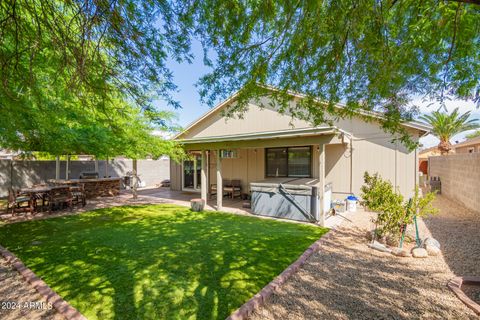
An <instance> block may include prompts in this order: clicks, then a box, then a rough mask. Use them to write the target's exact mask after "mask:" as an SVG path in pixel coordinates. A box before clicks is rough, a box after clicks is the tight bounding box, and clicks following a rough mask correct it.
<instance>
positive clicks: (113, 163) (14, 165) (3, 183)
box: [0, 159, 170, 197]
mask: <svg viewBox="0 0 480 320" xmlns="http://www.w3.org/2000/svg"><path fill="white" fill-rule="evenodd" d="M105 164H106V161H102V160H99V161H98V171H99V177H104V176H105V171H106V167H105ZM132 164H133V163H132V160H130V159H127V160H110V161H108V175H109V176H110V177H123V176H125V175H126V173H127V172H128V171H131V170H132ZM65 168H66V161H61V162H60V179H65V175H66V172H65ZM137 168H138V174H139V177H140V181H143V182H145V184H146V186H147V187H153V186H155V185H157V184H159V183H160V182H161V181H162V180H165V179H170V160H169V159H159V160H138V161H137ZM93 171H95V161H77V160H71V161H70V164H69V178H70V179H78V178H79V177H80V174H81V173H82V172H93ZM49 179H55V161H20V160H0V197H6V196H7V195H8V189H9V188H15V189H18V188H26V187H30V186H32V185H34V184H39V183H44V182H46V181H47V180H49Z"/></svg>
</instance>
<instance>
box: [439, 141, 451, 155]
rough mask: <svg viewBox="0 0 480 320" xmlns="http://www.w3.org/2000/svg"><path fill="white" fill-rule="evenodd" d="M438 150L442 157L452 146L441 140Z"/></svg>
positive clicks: (448, 142)
mask: <svg viewBox="0 0 480 320" xmlns="http://www.w3.org/2000/svg"><path fill="white" fill-rule="evenodd" d="M438 150H440V153H441V154H442V155H444V154H448V153H449V152H450V151H451V150H452V144H451V143H450V141H448V140H447V141H444V140H442V141H440V143H439V144H438Z"/></svg>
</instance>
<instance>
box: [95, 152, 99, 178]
mask: <svg viewBox="0 0 480 320" xmlns="http://www.w3.org/2000/svg"><path fill="white" fill-rule="evenodd" d="M95 172H96V173H98V157H97V156H95ZM99 178H100V175H99Z"/></svg>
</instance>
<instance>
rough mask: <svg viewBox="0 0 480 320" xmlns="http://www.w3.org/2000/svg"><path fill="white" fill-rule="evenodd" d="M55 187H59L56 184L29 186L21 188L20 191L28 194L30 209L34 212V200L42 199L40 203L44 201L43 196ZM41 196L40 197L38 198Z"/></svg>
mask: <svg viewBox="0 0 480 320" xmlns="http://www.w3.org/2000/svg"><path fill="white" fill-rule="evenodd" d="M55 188H61V187H58V186H36V187H31V188H25V189H21V190H20V191H21V193H23V194H26V195H28V197H29V198H30V210H31V212H34V210H35V209H36V208H35V200H38V199H42V203H45V197H47V196H48V195H49V194H50V192H51V191H52V190H53V189H55ZM40 197H41V198H40Z"/></svg>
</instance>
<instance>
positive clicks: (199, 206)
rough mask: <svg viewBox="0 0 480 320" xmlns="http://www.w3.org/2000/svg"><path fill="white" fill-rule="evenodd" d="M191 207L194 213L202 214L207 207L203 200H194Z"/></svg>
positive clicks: (191, 201)
mask: <svg viewBox="0 0 480 320" xmlns="http://www.w3.org/2000/svg"><path fill="white" fill-rule="evenodd" d="M190 207H191V209H192V211H195V212H200V211H202V210H203V208H204V207H205V201H203V199H192V200H190Z"/></svg>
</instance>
